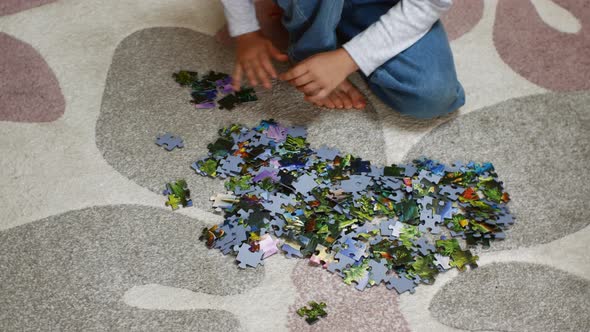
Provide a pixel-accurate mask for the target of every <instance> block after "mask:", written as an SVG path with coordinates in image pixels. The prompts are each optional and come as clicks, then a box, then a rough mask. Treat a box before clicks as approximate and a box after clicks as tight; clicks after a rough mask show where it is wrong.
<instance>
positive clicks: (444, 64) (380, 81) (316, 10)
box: [222, 0, 465, 118]
mask: <svg viewBox="0 0 590 332" xmlns="http://www.w3.org/2000/svg"><path fill="white" fill-rule="evenodd" d="M276 2H277V4H278V5H279V6H280V7H281V8H282V9H283V18H282V23H283V25H284V26H285V28H286V29H287V31H288V32H289V43H290V46H289V50H288V55H286V54H282V53H281V52H280V51H279V50H278V49H277V48H276V47H275V46H274V45H273V44H272V43H271V42H270V40H268V39H267V38H265V37H264V36H263V35H262V34H261V33H260V31H259V30H260V28H259V25H258V22H257V20H256V13H255V9H254V4H253V3H252V1H251V0H222V3H223V5H224V8H225V15H226V17H227V20H228V25H229V31H230V35H231V36H235V37H236V41H237V57H236V64H235V70H234V74H233V77H234V88H235V89H236V90H239V89H240V84H241V80H242V78H247V79H248V80H249V82H250V84H251V85H253V86H255V85H257V84H258V83H261V84H262V86H264V87H265V88H270V87H271V84H270V78H271V77H272V78H277V77H279V78H280V79H282V80H286V81H288V82H289V83H290V84H291V85H293V86H294V87H296V88H297V89H298V90H299V91H301V92H303V93H304V94H305V100H307V101H309V102H312V103H314V104H316V105H318V106H324V107H328V108H352V107H354V108H357V109H361V108H364V107H365V105H366V101H365V98H364V97H363V95H362V94H361V93H360V91H359V90H358V89H357V88H356V87H354V86H353V85H352V84H351V83H350V82H349V81H348V79H347V77H348V75H350V74H351V73H353V72H355V71H357V70H359V69H360V71H361V74H362V76H363V78H364V79H365V80H366V81H367V83H368V85H369V87H370V89H371V90H372V91H373V92H374V93H375V94H376V95H377V96H378V97H379V98H380V99H381V100H383V101H384V102H385V103H386V104H387V105H389V106H390V107H392V108H393V109H395V110H397V111H398V112H401V113H403V114H407V115H410V116H413V117H416V118H433V117H436V116H439V115H443V114H447V113H449V112H452V111H454V110H456V109H457V108H459V107H460V106H462V105H463V104H464V103H465V94H464V92H463V87H462V86H461V84H460V83H459V81H458V80H457V75H456V72H455V65H454V62H453V55H452V53H451V49H450V47H449V41H448V39H447V35H446V33H445V31H444V28H443V26H442V24H441V23H440V21H439V17H440V15H441V14H442V13H444V12H445V11H447V10H448V9H449V8H450V6H451V2H452V0H276ZM271 59H274V60H277V61H287V60H289V59H291V60H292V61H294V62H296V63H297V64H296V65H295V66H294V67H292V68H291V69H290V70H289V71H287V72H285V73H282V74H281V75H277V72H276V70H275V69H274V67H273V64H272V61H271Z"/></svg>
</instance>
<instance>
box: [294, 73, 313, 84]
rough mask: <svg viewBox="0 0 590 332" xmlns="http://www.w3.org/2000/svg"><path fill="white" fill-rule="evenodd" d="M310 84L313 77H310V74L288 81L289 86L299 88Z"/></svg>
mask: <svg viewBox="0 0 590 332" xmlns="http://www.w3.org/2000/svg"><path fill="white" fill-rule="evenodd" d="M310 82H313V76H312V75H310V73H306V74H304V75H301V76H299V77H297V78H296V79H294V80H291V81H289V84H291V85H292V86H296V87H299V86H302V85H306V84H308V83H310Z"/></svg>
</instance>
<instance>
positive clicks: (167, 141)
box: [156, 133, 184, 151]
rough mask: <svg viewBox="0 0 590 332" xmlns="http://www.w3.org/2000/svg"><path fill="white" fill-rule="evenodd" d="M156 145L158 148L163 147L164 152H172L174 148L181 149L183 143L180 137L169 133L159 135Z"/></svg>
mask: <svg viewBox="0 0 590 332" xmlns="http://www.w3.org/2000/svg"><path fill="white" fill-rule="evenodd" d="M156 144H157V145H158V146H163V147H164V148H165V149H166V150H168V151H172V150H174V149H175V148H183V147H184V142H183V141H182V138H180V136H175V135H174V134H171V133H165V134H164V135H159V136H158V137H156Z"/></svg>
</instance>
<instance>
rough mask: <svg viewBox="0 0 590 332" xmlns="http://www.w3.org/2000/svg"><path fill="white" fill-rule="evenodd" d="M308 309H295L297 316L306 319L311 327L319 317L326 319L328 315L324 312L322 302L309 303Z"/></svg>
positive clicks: (324, 305)
mask: <svg viewBox="0 0 590 332" xmlns="http://www.w3.org/2000/svg"><path fill="white" fill-rule="evenodd" d="M308 304H309V306H310V308H308V307H306V306H304V307H301V308H299V309H297V314H298V315H299V316H300V317H306V318H305V321H306V322H307V323H308V324H309V325H311V324H313V323H315V322H317V321H318V320H319V319H320V317H326V316H327V315H328V313H327V312H326V310H324V309H326V303H324V302H320V303H317V302H315V301H311V302H309V303H308Z"/></svg>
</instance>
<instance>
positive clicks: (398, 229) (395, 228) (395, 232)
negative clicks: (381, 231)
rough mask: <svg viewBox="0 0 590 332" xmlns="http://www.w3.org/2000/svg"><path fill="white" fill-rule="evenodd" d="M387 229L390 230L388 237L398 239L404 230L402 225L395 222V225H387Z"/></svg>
mask: <svg viewBox="0 0 590 332" xmlns="http://www.w3.org/2000/svg"><path fill="white" fill-rule="evenodd" d="M387 228H388V229H390V230H391V235H390V236H393V237H395V238H398V237H399V236H400V235H401V233H402V231H403V229H404V224H403V223H401V222H399V221H396V222H395V224H393V225H389V226H387Z"/></svg>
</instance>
